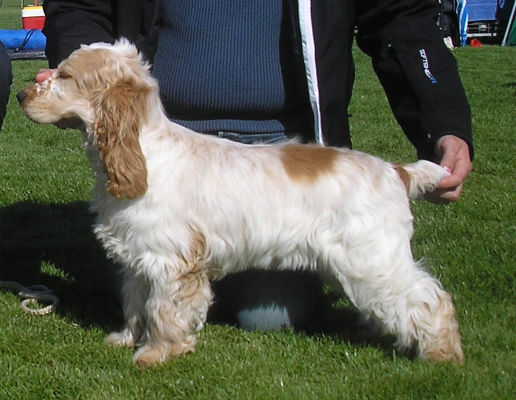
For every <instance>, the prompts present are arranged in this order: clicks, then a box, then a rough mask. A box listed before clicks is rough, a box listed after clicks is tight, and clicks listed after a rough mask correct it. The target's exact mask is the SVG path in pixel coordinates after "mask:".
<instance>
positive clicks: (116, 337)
mask: <svg viewBox="0 0 516 400" xmlns="http://www.w3.org/2000/svg"><path fill="white" fill-rule="evenodd" d="M104 343H105V344H107V345H111V346H121V347H134V346H135V344H136V341H135V339H134V336H133V334H132V332H131V331H130V330H129V329H124V330H123V331H121V332H112V333H110V334H109V335H108V336H107V337H106V338H105V339H104Z"/></svg>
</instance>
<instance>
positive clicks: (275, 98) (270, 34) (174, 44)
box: [153, 0, 308, 133]
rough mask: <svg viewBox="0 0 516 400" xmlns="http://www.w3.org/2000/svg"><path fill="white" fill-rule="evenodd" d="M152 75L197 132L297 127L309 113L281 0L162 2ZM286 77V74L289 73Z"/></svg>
mask: <svg viewBox="0 0 516 400" xmlns="http://www.w3.org/2000/svg"><path fill="white" fill-rule="evenodd" d="M162 7H163V12H162V16H161V18H162V21H161V25H160V34H159V41H158V48H157V53H156V55H155V58H154V66H153V74H154V76H155V77H156V78H157V79H158V81H159V83H160V90H161V97H162V101H163V103H164V106H165V108H166V110H167V112H168V114H169V116H170V118H171V119H172V120H175V121H176V122H178V123H180V124H182V125H185V126H187V127H189V128H191V129H194V130H197V131H200V132H217V131H229V132H239V133H267V132H282V131H298V132H299V131H300V130H302V129H303V124H304V123H305V122H304V121H303V118H302V116H303V115H305V113H306V112H307V107H308V106H307V105H306V101H305V96H303V95H302V94H301V92H302V91H301V90H300V89H299V88H298V85H299V83H296V82H294V80H293V79H292V78H291V77H292V76H293V75H294V74H291V73H290V72H291V69H292V65H291V64H289V59H290V60H291V59H292V57H289V55H288V54H280V49H281V50H282V51H283V49H284V46H280V39H281V32H282V29H281V28H282V14H283V13H282V0H218V1H213V0H182V1H164V2H163V6H162ZM286 77H290V78H291V79H286Z"/></svg>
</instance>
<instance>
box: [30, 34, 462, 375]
mask: <svg viewBox="0 0 516 400" xmlns="http://www.w3.org/2000/svg"><path fill="white" fill-rule="evenodd" d="M24 93H25V94H26V96H25V100H24V101H23V102H22V106H23V107H24V110H25V113H26V114H27V115H28V116H29V117H30V118H32V119H33V120H35V121H38V122H43V123H56V124H60V123H62V122H63V121H66V122H69V121H76V120H78V119H79V120H80V121H81V124H82V125H83V128H84V129H85V131H86V151H87V154H88V156H89V158H90V161H91V164H92V167H93V168H94V170H95V172H96V174H95V176H96V179H97V185H96V191H95V198H94V200H93V207H92V209H94V210H95V211H96V212H97V214H98V215H97V222H96V224H95V227H94V231H95V234H96V235H97V238H98V239H99V240H100V241H101V242H102V243H103V246H104V248H105V249H106V251H107V252H108V255H109V256H110V257H111V258H113V259H115V260H116V261H117V262H118V263H119V264H121V265H122V266H123V267H124V286H123V289H122V291H123V298H124V316H125V322H126V323H125V326H124V328H123V330H122V331H121V332H117V333H113V334H111V335H109V337H108V339H107V341H108V342H109V343H112V344H117V345H123V346H136V345H137V344H138V345H139V346H141V347H140V348H139V350H138V351H137V352H136V353H135V355H134V361H135V362H137V363H138V364H139V365H141V366H146V365H148V364H152V363H156V362H162V361H165V360H166V359H167V358H168V357H170V356H172V355H179V354H182V353H186V352H189V351H192V350H193V349H194V347H195V340H196V338H195V333H196V332H197V331H198V330H199V329H201V328H202V326H203V324H204V322H205V320H206V314H207V311H208V307H209V304H210V302H211V296H212V295H211V290H210V284H209V278H212V279H215V278H221V277H223V276H225V275H227V274H229V273H232V272H238V271H242V270H245V269H246V268H252V267H257V268H262V269H269V270H270V269H280V270H287V269H290V270H292V269H294V270H299V269H308V270H317V271H319V272H321V273H322V274H323V275H326V276H330V277H331V279H332V280H333V281H334V282H337V283H338V284H339V285H340V286H341V287H342V289H343V290H344V291H345V293H346V295H347V296H348V297H349V298H350V300H351V301H352V302H353V304H355V306H356V307H357V308H358V309H359V310H360V311H361V312H362V313H363V315H364V316H366V317H368V318H372V319H375V320H378V321H379V323H380V325H381V326H382V327H383V329H384V330H385V331H386V332H388V333H392V334H395V335H396V336H397V338H398V341H397V346H398V348H400V349H406V348H410V347H413V346H417V348H418V351H419V354H420V356H421V357H422V358H428V359H432V360H437V361H450V360H451V361H456V362H460V361H461V360H462V357H463V356H462V349H461V343H460V336H459V333H458V324H457V322H456V321H455V317H454V308H453V303H452V302H451V297H450V295H449V294H448V293H446V292H445V291H444V290H442V288H441V286H440V283H439V282H438V281H437V280H436V279H434V278H432V277H431V276H430V275H429V274H428V273H426V272H425V271H424V270H423V269H422V268H421V266H420V264H419V263H416V262H414V260H413V257H412V254H411V250H410V239H411V235H412V215H411V212H410V208H409V198H415V197H419V196H421V195H422V194H423V193H424V192H426V191H429V190H432V189H433V188H435V186H436V185H437V184H438V182H439V181H440V179H442V178H443V177H444V176H447V175H448V173H447V172H446V171H445V170H444V169H443V168H441V167H440V166H438V165H436V164H433V163H430V162H426V161H420V162H417V163H413V164H405V165H404V164H390V163H387V162H385V161H383V160H381V159H379V158H376V157H373V156H370V155H367V154H364V153H361V152H356V151H351V150H348V149H337V148H325V147H321V146H317V145H309V146H303V145H300V144H296V143H286V144H279V145H271V146H266V145H263V146H262V145H260V146H246V145H242V144H238V143H234V142H230V141H226V140H220V139H217V138H214V137H211V136H208V135H200V134H198V133H195V132H192V131H190V130H188V129H186V128H184V127H181V126H179V125H177V124H174V123H172V122H170V121H169V120H168V118H167V116H166V114H165V113H164V111H163V108H162V105H161V103H160V98H159V92H158V87H157V84H156V82H155V80H154V79H153V78H152V77H151V75H150V73H149V70H148V66H146V65H145V64H143V63H142V60H141V57H140V56H139V55H138V53H137V51H136V49H135V48H134V47H133V46H132V45H130V44H129V43H128V42H126V41H121V42H117V43H116V44H115V45H107V44H95V45H91V46H85V47H83V48H81V49H80V50H77V51H76V52H74V53H73V54H72V55H71V57H70V58H69V59H67V60H65V61H63V63H61V65H60V66H59V68H58V70H57V72H56V74H55V75H54V76H53V77H52V78H51V79H50V80H49V81H48V82H47V83H45V84H43V85H34V86H32V87H30V88H28V89H26V90H25V92H24ZM307 295H309V294H307Z"/></svg>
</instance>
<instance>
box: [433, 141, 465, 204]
mask: <svg viewBox="0 0 516 400" xmlns="http://www.w3.org/2000/svg"><path fill="white" fill-rule="evenodd" d="M435 154H436V156H437V157H436V160H435V161H436V162H437V163H439V164H440V165H441V166H442V167H444V168H445V169H446V170H448V171H449V172H450V176H448V177H446V178H443V179H442V180H441V182H439V185H437V188H436V189H435V190H434V191H433V192H431V193H428V195H427V196H425V198H426V199H427V200H429V201H431V202H433V203H449V202H451V201H457V200H458V199H459V197H460V194H461V192H462V188H463V186H464V181H465V180H466V177H467V176H468V174H469V172H470V171H471V169H472V167H473V165H472V163H471V158H470V154H469V146H468V144H467V143H466V142H465V141H464V140H462V139H461V138H459V137H457V136H452V135H446V136H443V137H442V138H440V139H439V140H438V141H437V144H436V145H435Z"/></svg>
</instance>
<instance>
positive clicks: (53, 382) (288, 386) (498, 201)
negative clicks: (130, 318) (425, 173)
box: [0, 0, 516, 400]
mask: <svg viewBox="0 0 516 400" xmlns="http://www.w3.org/2000/svg"><path fill="white" fill-rule="evenodd" d="M18 13H19V2H18V1H16V2H14V1H12V0H4V2H3V5H2V6H0V29H7V28H9V29H14V28H17V27H19V22H17V21H18V20H17V19H16V18H17V16H18V15H19V14H18ZM454 54H455V56H456V58H457V59H458V62H459V66H460V69H461V74H462V77H463V82H464V85H465V87H466V91H467V93H468V97H469V99H470V103H471V107H472V112H473V127H474V133H475V143H476V158H475V163H474V171H473V172H472V173H471V175H470V177H469V178H468V181H467V185H466V187H465V189H464V193H463V196H462V197H461V199H460V201H459V202H457V203H456V204H452V205H448V206H438V205H432V204H429V203H425V202H418V203H415V204H414V205H413V212H414V216H415V235H414V239H413V250H414V254H415V256H416V258H423V257H424V259H425V264H426V268H427V269H428V270H429V271H431V272H432V273H433V274H434V275H436V276H437V277H439V279H440V280H441V281H442V283H443V285H444V287H445V288H446V289H447V290H448V291H450V292H451V293H452V294H453V297H454V301H455V305H456V308H457V318H458V320H459V323H460V325H461V333H462V337H463V346H464V352H465V357H466V361H465V363H464V365H462V366H454V365H439V364H434V363H429V362H421V361H419V360H409V359H408V358H406V357H403V356H401V355H399V354H397V353H396V352H394V351H393V350H392V348H391V347H389V346H388V345H386V344H385V342H384V341H383V340H381V339H380V338H371V337H370V336H368V335H364V336H361V335H360V334H359V333H358V330H357V327H356V325H355V324H354V322H353V319H352V318H349V314H350V311H349V310H348V309H347V306H346V305H345V304H346V303H345V302H341V303H340V304H341V306H340V307H339V308H337V309H334V308H331V307H329V308H328V309H325V310H323V313H325V315H328V316H329V317H330V318H331V323H330V322H328V324H327V325H323V326H322V327H321V329H320V330H318V331H316V332H312V333H310V334H308V333H304V332H297V331H291V330H285V331H280V332H266V333H260V332H254V333H253V332H246V331H243V330H239V329H236V328H234V327H231V326H225V325H216V324H208V326H207V328H206V329H205V330H204V331H202V333H201V334H200V337H199V344H198V347H197V351H196V352H195V353H193V354H190V355H187V356H184V357H180V358H178V359H174V360H172V361H170V362H168V363H166V364H165V365H162V366H159V367H156V368H151V369H149V370H146V371H144V372H142V371H139V370H138V369H137V368H136V367H135V366H134V365H132V364H131V362H130V358H131V355H132V351H131V350H128V349H118V348H111V347H106V346H104V345H103V343H102V340H103V338H104V336H105V335H106V333H108V332H109V331H110V330H111V329H113V328H117V327H118V325H119V323H120V310H119V308H118V306H117V301H116V299H117V279H116V275H115V274H114V271H113V268H112V267H111V266H110V265H109V263H107V262H106V261H105V259H104V255H103V252H102V250H101V249H100V247H99V246H98V245H97V243H96V242H95V240H94V238H93V236H92V234H91V232H90V224H91V222H92V218H91V216H90V215H89V213H88V208H87V207H88V206H87V201H88V200H89V198H90V194H91V190H92V182H93V180H92V177H91V173H90V170H89V166H88V164H87V162H86V158H85V155H84V154H83V151H82V149H81V142H80V138H79V135H78V134H77V133H76V132H74V131H70V130H59V129H57V128H54V127H50V126H41V125H36V124H34V123H31V122H30V121H28V120H27V119H26V118H24V117H23V115H22V113H21V111H20V108H19V106H18V104H17V102H16V98H15V97H14V96H15V94H16V93H17V91H18V90H20V89H21V88H23V87H24V86H26V85H28V84H30V83H31V81H32V80H33V78H34V75H35V73H36V72H37V70H38V69H39V68H43V67H45V66H46V64H45V62H44V61H15V62H13V72H14V82H13V88H12V94H11V101H10V103H9V107H8V114H7V118H6V121H5V124H4V127H3V130H2V131H0V280H17V281H20V282H22V283H24V284H27V285H28V284H35V283H42V284H45V285H47V286H49V287H50V288H52V289H53V290H54V291H55V292H56V294H57V295H58V296H59V298H60V301H61V305H60V307H59V308H58V310H57V312H56V313H54V314H50V315H48V316H44V317H41V316H39V317H38V316H32V315H29V314H26V313H24V312H23V311H22V310H21V308H20V305H19V303H20V300H19V298H17V297H16V296H15V295H13V294H11V293H7V292H0V398H1V399H24V400H31V399H34V400H36V399H38V400H42V399H110V400H113V399H136V398H138V399H172V398H178V399H208V398H209V399H214V400H215V399H513V398H514V396H515V393H516V368H515V366H516V353H515V342H516V340H515V322H516V319H515V311H516V308H515V274H514V272H515V261H516V257H515V249H516V246H515V222H516V207H515V205H516V196H515V187H514V183H515V165H516V148H515V147H516V146H515V144H516V142H515V126H516V111H515V90H516V76H515V70H516V68H515V67H516V54H515V49H514V48H500V47H497V46H483V47H482V48H478V49H475V48H469V47H468V48H463V49H457V50H456V51H455V52H454ZM356 63H357V79H356V88H355V92H354V97H353V104H352V107H351V109H350V113H351V114H352V118H351V121H352V122H351V123H352V131H353V138H354V146H355V148H357V149H360V150H364V151H367V152H370V153H373V154H377V155H379V156H382V157H384V158H386V159H388V160H396V161H398V160H400V161H410V160H414V159H415V153H414V151H413V149H412V148H411V147H410V145H409V144H408V143H407V141H406V140H405V138H404V137H403V135H402V133H401V132H400V129H399V128H398V126H397V125H396V122H395V121H394V119H393V117H392V115H391V113H390V111H389V109H388V106H387V103H386V100H385V98H384V96H383V93H382V90H381V88H380V86H379V84H378V82H377V80H376V78H375V77H374V74H373V73H372V71H371V68H370V66H369V63H368V59H367V58H366V57H365V56H363V55H362V54H361V53H360V52H358V51H357V52H356ZM342 304H344V305H342Z"/></svg>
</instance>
